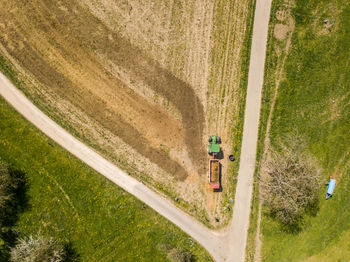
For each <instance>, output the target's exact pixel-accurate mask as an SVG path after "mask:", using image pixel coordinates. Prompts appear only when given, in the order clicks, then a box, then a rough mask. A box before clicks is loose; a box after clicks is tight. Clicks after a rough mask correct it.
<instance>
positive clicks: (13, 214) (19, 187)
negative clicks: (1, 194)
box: [0, 167, 29, 246]
mask: <svg viewBox="0 0 350 262" xmlns="http://www.w3.org/2000/svg"><path fill="white" fill-rule="evenodd" d="M9 174H10V177H11V179H12V184H11V185H10V186H11V187H12V190H11V191H12V192H10V193H11V195H12V197H11V198H10V199H9V200H8V201H7V202H6V203H5V204H4V208H1V209H0V224H1V231H0V234H1V239H3V240H4V242H6V243H7V244H8V245H9V246H13V245H14V244H15V241H16V239H17V236H18V233H17V231H16V230H13V229H12V227H13V226H14V225H15V224H16V222H17V221H18V217H19V215H20V214H21V213H22V212H23V211H24V210H26V209H27V208H29V204H28V195H27V189H28V185H27V183H26V180H25V173H24V172H23V171H21V170H17V169H14V168H13V167H9Z"/></svg>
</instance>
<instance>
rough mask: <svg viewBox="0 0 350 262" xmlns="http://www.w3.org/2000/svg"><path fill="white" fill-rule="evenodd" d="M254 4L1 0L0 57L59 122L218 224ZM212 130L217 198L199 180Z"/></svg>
mask: <svg viewBox="0 0 350 262" xmlns="http://www.w3.org/2000/svg"><path fill="white" fill-rule="evenodd" d="M253 5H254V1H253V0H250V1H238V0H230V1H226V0H200V1H195V0H189V1H187V0H180V1H174V0H173V1H171V0H168V1H160V0H157V1H151V0H146V1H139V0H118V1H112V0H71V1H58V0H57V1H48V0H32V1H24V0H5V1H1V3H0V30H1V34H0V55H1V57H2V63H3V64H4V65H6V66H7V67H8V68H14V69H15V70H16V73H12V74H11V75H9V74H7V75H8V77H10V78H12V79H13V80H15V82H16V83H17V84H18V87H19V88H20V89H21V90H22V91H23V92H24V93H25V94H26V95H27V96H28V97H29V98H30V99H31V100H32V101H33V102H34V103H35V104H36V105H37V106H39V108H41V109H42V110H43V111H44V112H45V113H47V114H48V115H49V116H50V117H51V118H53V119H54V120H55V121H56V122H58V123H60V124H61V125H62V126H63V127H65V128H66V129H68V130H69V131H70V132H71V133H73V134H74V135H75V136H76V137H78V138H79V139H80V140H82V141H84V142H85V143H87V144H88V145H90V146H91V147H93V148H94V149H95V150H97V151H98V152H100V153H101V154H102V155H104V156H105V157H107V158H108V159H109V160H111V161H112V162H114V163H115V164H117V165H118V166H120V167H121V168H122V169H124V170H125V171H126V172H128V173H129V174H130V175H132V176H134V177H136V178H138V179H139V180H141V181H142V182H144V183H145V184H147V185H149V186H150V187H153V188H154V189H155V190H158V191H159V192H161V193H163V194H165V195H167V196H168V197H170V198H172V199H174V198H175V197H177V198H178V202H176V203H177V204H178V205H179V206H180V207H182V208H184V209H186V210H187V211H188V212H190V213H191V214H193V215H195V216H196V217H197V218H198V219H199V220H201V221H202V222H204V223H206V224H207V225H211V226H220V225H224V224H225V223H227V221H228V219H229V217H230V210H231V208H230V207H229V206H230V205H231V204H230V203H231V202H229V199H230V198H233V196H234V186H233V184H234V183H233V182H234V178H235V172H237V170H238V161H236V162H235V163H234V164H232V163H231V164H230V163H229V162H228V161H227V156H228V155H229V154H231V153H234V154H235V155H236V156H237V159H238V160H239V152H238V151H239V148H240V140H241V128H242V119H243V118H242V115H243V111H244V99H245V89H246V86H245V83H244V82H243V81H242V79H243V77H242V75H244V74H245V70H247V67H244V64H243V63H244V61H246V60H245V57H246V56H247V52H244V50H245V43H247V39H248V37H249V33H250V32H249V28H250V24H249V23H250V19H249V17H251V12H252V11H253ZM6 72H7V71H6ZM6 72H5V73H6ZM7 73H8V72H7ZM210 134H218V135H220V136H221V137H222V141H223V144H222V148H223V152H224V157H225V158H224V159H223V160H222V164H223V169H222V171H223V174H222V185H223V192H221V193H219V194H214V193H213V192H212V191H211V190H210V189H209V188H208V184H207V173H208V156H207V154H206V144H207V137H208V135H210ZM215 217H219V218H220V222H219V223H218V222H215V221H216V220H215Z"/></svg>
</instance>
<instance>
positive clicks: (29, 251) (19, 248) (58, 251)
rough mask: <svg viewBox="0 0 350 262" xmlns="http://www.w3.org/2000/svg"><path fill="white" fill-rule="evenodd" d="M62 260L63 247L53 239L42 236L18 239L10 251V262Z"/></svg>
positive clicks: (58, 261)
mask: <svg viewBox="0 0 350 262" xmlns="http://www.w3.org/2000/svg"><path fill="white" fill-rule="evenodd" d="M64 258H65V249H64V246H63V245H62V244H60V243H59V242H58V241H56V240H55V239H53V238H44V237H42V236H38V237H33V236H29V237H27V238H20V239H19V240H18V244H17V245H16V246H15V247H13V248H11V251H10V261H12V262H36V261H47V262H60V261H63V260H64Z"/></svg>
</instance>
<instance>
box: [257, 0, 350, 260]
mask: <svg viewBox="0 0 350 262" xmlns="http://www.w3.org/2000/svg"><path fill="white" fill-rule="evenodd" d="M274 8H275V9H273V10H272V11H273V12H272V21H271V25H270V37H269V48H268V52H269V53H268V58H267V67H266V74H265V87H264V88H265V90H264V99H265V100H264V102H265V103H266V104H267V105H271V103H272V100H273V98H274V90H275V88H276V86H278V93H277V99H276V103H275V105H274V111H273V115H272V121H271V128H270V130H269V134H270V136H269V139H270V144H271V146H275V145H276V143H277V141H278V139H281V138H282V139H283V137H284V136H285V135H286V134H288V133H292V132H298V133H299V134H300V135H301V136H302V137H304V138H305V140H306V141H307V144H308V148H307V149H308V150H309V151H310V152H311V153H312V154H313V155H314V156H315V157H316V158H317V160H318V162H319V165H320V166H321V167H322V168H323V170H324V172H323V179H324V181H327V179H328V178H329V176H331V175H332V176H334V177H335V178H336V179H337V187H336V190H335V195H334V197H333V198H332V199H330V200H328V201H325V200H324V198H325V191H326V188H322V190H321V191H320V196H319V210H318V213H317V214H316V215H315V216H312V215H309V214H308V215H306V216H305V219H304V222H303V226H302V230H301V231H300V232H298V233H287V232H286V231H284V230H283V229H282V227H281V226H280V225H279V224H278V223H277V222H276V221H274V220H273V219H272V218H271V217H270V216H269V214H268V211H267V210H266V209H264V208H263V213H262V223H261V227H262V235H263V248H262V260H263V261H268V262H273V261H290V262H292V261H327V262H328V261H349V260H350V245H349V243H350V210H349V209H348V208H347V203H349V201H350V178H349V175H350V161H349V158H350V157H349V156H350V146H349V141H350V132H349V129H350V82H349V78H348V76H349V73H350V67H349V63H348V57H349V55H350V49H349V48H348V43H349V41H350V5H349V3H348V2H347V1H334V2H329V1H307V2H306V1H300V0H297V1H295V3H292V4H290V3H286V1H274ZM289 11H290V12H291V17H292V19H293V20H294V22H295V28H294V32H293V36H292V38H291V43H290V47H289V50H288V52H287V53H286V52H284V50H283V49H281V46H283V45H284V46H285V45H286V41H287V37H284V38H283V32H282V33H281V32H280V33H276V30H280V29H281V28H283V27H282V26H276V24H284V25H285V24H286V23H283V22H282V23H281V21H280V18H281V17H282V15H281V13H284V14H286V13H287V14H288V12H289ZM325 19H327V20H328V22H327V24H324V20H325ZM287 35H288V34H287ZM281 51H282V52H281ZM285 55H286V56H285ZM284 56H285V57H286V59H285V61H279V59H280V58H281V57H284ZM267 108H268V106H266V105H265V111H264V106H263V111H262V116H263V118H262V121H264V122H262V123H263V124H262V125H263V126H265V130H266V122H267V116H268V110H267ZM264 116H265V117H264ZM262 137H263V136H262ZM263 142H264V139H263V138H262V139H261V140H260V143H263ZM260 153H261V152H260Z"/></svg>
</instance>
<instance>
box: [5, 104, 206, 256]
mask: <svg viewBox="0 0 350 262" xmlns="http://www.w3.org/2000/svg"><path fill="white" fill-rule="evenodd" d="M0 119H1V121H0V156H1V158H2V159H3V160H4V161H6V162H8V163H10V164H11V165H12V166H13V167H14V168H16V169H18V170H21V171H23V172H24V173H25V174H26V179H27V181H28V185H29V187H28V191H27V196H28V199H29V202H28V204H29V207H28V208H27V209H26V210H25V211H24V212H23V213H21V214H20V215H19V219H18V221H17V224H16V226H15V229H16V230H18V231H19V232H20V234H21V235H29V234H36V233H40V234H43V235H47V236H54V237H56V238H58V239H60V240H63V241H70V242H71V244H72V247H73V249H74V250H75V251H76V253H77V254H78V255H79V256H80V258H81V260H82V261H167V258H166V256H167V255H166V254H167V250H169V249H172V248H177V249H178V250H183V251H186V250H187V251H190V252H191V253H192V254H193V255H194V257H195V258H196V259H197V260H198V261H211V258H210V257H209V255H208V254H207V253H206V251H205V250H204V249H203V248H201V247H200V246H199V245H198V244H196V243H194V242H193V241H192V240H191V239H190V238H189V237H188V236H187V235H186V234H185V233H183V232H182V231H180V230H179V229H177V228H176V227H175V226H174V225H172V224H171V223H170V222H168V221H167V220H166V219H164V218H163V217H161V216H159V215H157V214H156V213H155V212H154V211H153V210H152V209H150V208H148V207H145V206H144V205H143V204H142V203H141V202H140V201H139V200H137V199H135V198H134V197H133V196H131V195H130V194H128V193H126V192H125V191H123V190H122V189H120V188H118V187H117V186H115V185H114V184H113V183H111V182H110V181H108V180H107V179H105V178H104V177H103V176H101V175H99V174H98V173H97V172H95V171H93V170H92V169H90V168H89V167H87V166H86V165H85V164H84V163H82V162H81V161H79V160H77V159H76V158H75V157H73V156H72V155H71V154H69V153H68V152H66V151H65V150H63V149H62V148H61V147H59V146H58V145H56V144H55V143H54V142H53V141H50V140H49V139H48V138H47V137H46V136H45V135H43V134H42V133H41V132H40V131H38V130H37V129H36V128H35V127H33V126H32V125H31V124H30V123H29V122H27V121H26V120H25V119H23V117H22V116H20V115H19V114H18V113H17V112H16V111H14V109H12V108H11V107H10V106H9V105H8V104H7V103H6V102H5V101H4V100H3V99H2V98H0Z"/></svg>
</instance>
